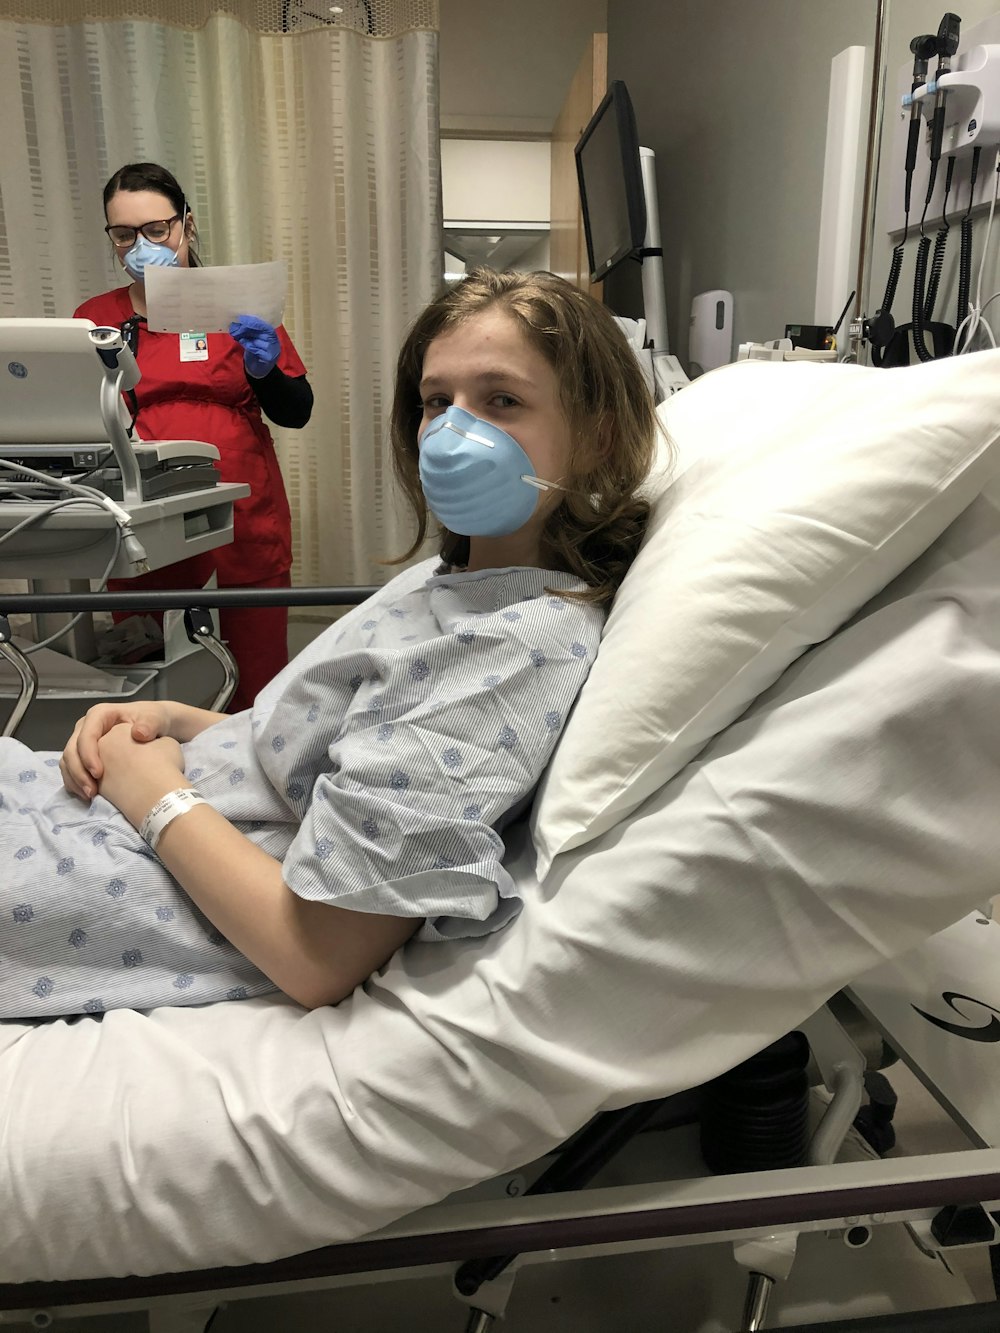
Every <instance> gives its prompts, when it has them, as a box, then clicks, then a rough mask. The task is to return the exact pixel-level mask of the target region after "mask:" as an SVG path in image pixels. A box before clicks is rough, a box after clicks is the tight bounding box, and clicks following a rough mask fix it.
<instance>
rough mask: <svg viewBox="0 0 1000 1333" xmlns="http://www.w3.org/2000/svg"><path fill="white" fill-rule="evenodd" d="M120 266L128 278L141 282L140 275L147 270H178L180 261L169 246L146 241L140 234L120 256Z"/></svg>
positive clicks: (175, 252)
mask: <svg viewBox="0 0 1000 1333" xmlns="http://www.w3.org/2000/svg"><path fill="white" fill-rule="evenodd" d="M122 265H123V267H124V269H125V272H126V273H127V274H128V275H129V277H131V278H135V280H136V282H142V275H143V273H144V272H145V271H146V269H147V268H179V267H180V260H179V259H178V258H177V251H176V250H171V248H170V246H169V245H158V244H157V243H156V242H155V241H147V240H146V238H145V236H143V235H142V233H141V232H140V234H139V235H138V236H137V237H136V238H135V243H134V244H133V245H132V246H131V248H130V249H128V250H126V251H125V254H124V255H123V256H122Z"/></svg>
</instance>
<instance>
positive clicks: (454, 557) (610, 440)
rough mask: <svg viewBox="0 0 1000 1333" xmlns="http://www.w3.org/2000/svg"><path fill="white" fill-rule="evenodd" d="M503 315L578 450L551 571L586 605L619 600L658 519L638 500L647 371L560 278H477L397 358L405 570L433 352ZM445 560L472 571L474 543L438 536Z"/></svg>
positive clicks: (551, 551)
mask: <svg viewBox="0 0 1000 1333" xmlns="http://www.w3.org/2000/svg"><path fill="white" fill-rule="evenodd" d="M493 306H496V307H499V308H500V309H501V310H504V311H506V312H507V313H508V314H509V315H510V316H511V317H512V318H513V319H514V320H515V321H516V323H517V324H518V326H519V327H520V329H521V331H522V332H523V334H524V336H525V337H526V338H527V339H528V341H529V342H530V343H531V344H532V346H534V347H535V348H537V349H538V351H539V352H541V354H542V355H543V356H544V357H545V359H546V361H548V363H549V364H550V365H551V366H552V369H553V371H554V372H555V376H556V380H557V382H558V385H559V392H560V398H561V402H562V407H563V411H564V412H565V414H566V419H567V421H568V422H569V426H570V430H571V435H572V439H573V441H574V450H573V457H572V459H571V474H570V476H569V477H568V478H567V479H566V482H565V484H566V486H567V490H568V493H567V494H564V495H563V496H562V499H561V502H560V503H559V504H558V505H557V506H556V507H555V508H554V509H553V510H552V513H551V514H550V515H549V518H548V520H547V522H546V523H545V526H544V528H543V530H542V534H541V552H540V554H541V563H542V565H543V567H544V568H546V569H559V570H564V571H567V572H569V573H571V574H576V575H577V576H578V577H579V578H580V579H582V580H583V582H584V583H586V584H587V589H586V590H585V591H581V592H579V593H577V594H568V595H575V596H577V597H579V598H580V599H581V600H585V601H590V602H597V603H599V604H600V603H605V602H608V601H610V600H611V598H612V597H613V596H614V594H615V592H616V591H617V589H618V586H619V584H620V583H621V581H622V579H623V578H624V577H625V574H626V572H627V570H628V567H629V565H630V564H631V563H632V561H633V560H634V558H635V555H636V552H637V551H638V549H639V543H640V542H641V540H642V536H643V533H644V532H645V528H646V522H647V520H648V518H649V505H648V503H647V501H646V500H644V499H643V498H642V497H640V496H639V495H638V494H637V491H638V488H639V487H640V486H641V484H642V482H643V481H644V479H645V478H646V475H647V473H648V472H649V469H650V466H651V464H652V461H653V455H654V449H655V439H656V416H655V413H654V407H653V399H652V396H651V394H650V392H649V389H648V388H647V386H646V382H645V380H644V379H643V377H642V372H641V370H640V368H639V363H638V361H637V360H636V358H635V355H634V353H633V351H632V349H631V348H630V347H629V345H628V342H627V341H626V339H625V335H624V334H623V333H622V331H621V328H620V327H619V326H618V324H617V323H616V322H615V319H614V317H613V316H612V315H611V314H610V312H609V311H608V310H607V309H606V308H605V307H604V306H603V305H601V304H600V302H598V301H595V300H594V299H593V297H591V296H588V295H587V294H586V293H585V292H581V291H579V290H578V289H577V288H576V287H574V286H573V285H572V284H571V283H569V282H566V281H565V280H564V279H563V278H559V277H556V276H555V275H554V274H552V273H509V272H507V273H497V272H495V271H494V270H493V269H489V268H478V269H474V270H473V271H472V272H470V273H469V274H467V275H466V277H464V278H463V279H462V280H461V282H459V283H457V284H456V285H455V286H454V287H452V288H450V289H448V290H446V291H444V292H442V294H441V295H440V296H439V297H437V299H436V300H434V301H432V302H431V303H430V305H429V306H428V307H427V308H426V309H425V310H424V312H423V314H421V315H420V316H419V317H418V319H417V321H416V323H415V324H414V325H413V328H412V329H411V330H410V333H409V335H408V336H407V339H406V341H405V343H404V344H403V348H402V350H401V352H400V354H399V361H398V363H397V367H396V392H395V396H394V398H393V404H392V417H391V428H390V429H391V442H392V452H393V463H394V466H395V471H396V476H397V479H398V481H399V484H400V486H401V487H402V489H403V492H404V494H405V495H406V498H407V500H408V502H409V504H410V507H411V509H412V510H413V513H414V516H415V518H416V522H417V535H416V539H415V540H414V542H413V545H412V546H411V547H410V549H409V550H408V551H407V552H406V554H405V555H402V556H400V557H399V559H398V561H393V562H391V563H402V562H403V561H404V560H408V559H409V558H410V557H411V556H412V555H414V554H415V553H416V551H417V550H418V549H419V548H420V546H421V545H422V543H423V542H424V539H425V538H426V536H427V529H428V524H429V522H431V521H433V520H432V518H431V517H430V516H429V514H428V509H427V503H426V501H425V499H424V493H423V491H422V490H421V487H420V476H419V472H418V464H417V460H418V457H419V451H418V444H417V431H418V429H419V427H420V422H421V418H422V415H423V405H422V403H421V398H420V380H421V377H422V374H423V365H424V356H425V355H426V352H427V348H428V346H429V345H430V343H431V342H433V340H434V339H435V338H436V337H438V335H439V334H442V333H447V332H450V331H451V330H452V329H455V328H457V327H458V326H459V325H461V324H462V323H463V322H464V321H465V320H467V319H469V318H470V316H472V315H478V314H480V313H481V312H482V311H484V310H488V309H490V307H493ZM440 533H441V545H440V553H441V556H442V559H443V560H444V561H446V562H447V563H448V564H449V565H454V566H459V567H461V566H462V565H464V564H466V563H467V561H468V558H469V539H468V537H463V536H460V535H459V534H458V533H454V532H450V531H449V530H448V529H447V528H444V527H440Z"/></svg>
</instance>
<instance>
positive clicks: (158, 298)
mask: <svg viewBox="0 0 1000 1333" xmlns="http://www.w3.org/2000/svg"><path fill="white" fill-rule="evenodd" d="M145 282H146V309H147V311H148V316H147V318H148V322H149V327H150V328H151V329H153V330H155V331H156V332H157V333H188V332H198V333H218V332H219V331H221V330H228V328H229V325H230V324H231V323H232V322H233V320H234V319H235V318H236V316H237V315H257V316H258V317H259V318H260V319H266V320H267V322H268V323H269V324H275V325H277V324H280V323H281V315H282V312H283V310H284V308H285V292H286V290H287V286H288V275H287V273H286V270H285V262H284V260H283V259H275V260H273V261H272V262H270V263H267V264H229V265H219V266H216V267H212V268H153V267H152V266H150V267H149V268H147V269H146V272H145Z"/></svg>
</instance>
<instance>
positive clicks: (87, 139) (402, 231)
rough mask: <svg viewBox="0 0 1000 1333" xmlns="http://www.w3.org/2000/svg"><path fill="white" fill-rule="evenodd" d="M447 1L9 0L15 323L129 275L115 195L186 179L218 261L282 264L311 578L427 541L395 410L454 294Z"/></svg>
mask: <svg viewBox="0 0 1000 1333" xmlns="http://www.w3.org/2000/svg"><path fill="white" fill-rule="evenodd" d="M437 21H438V14H437V0H343V3H342V4H338V5H331V4H329V3H328V0H219V2H218V3H196V2H195V0H84V2H83V3H81V0H22V3H20V4H18V5H10V6H5V5H2V4H0V127H2V132H0V315H16V316H40V315H59V316H68V315H71V314H72V312H73V310H74V308H75V307H76V305H77V304H78V303H79V302H80V301H81V300H83V299H84V298H85V297H88V296H92V295H94V294H95V293H97V292H100V291H104V290H106V289H107V288H108V287H111V286H114V285H116V284H118V283H119V282H120V281H122V280H123V274H122V272H121V269H120V268H119V267H118V265H117V264H116V263H115V261H114V259H113V256H112V253H111V250H110V246H109V245H108V243H107V240H106V238H105V235H104V232H103V230H102V228H103V225H104V217H103V213H102V207H101V190H102V188H103V185H104V182H105V181H106V180H107V179H108V177H109V176H110V175H111V174H112V172H113V171H115V170H116V169H117V168H118V167H119V166H121V165H122V164H124V163H126V162H133V161H153V162H160V163H162V164H163V165H165V166H167V167H169V168H170V170H171V171H173V172H174V174H175V176H177V178H178V180H179V181H180V182H181V185H182V187H183V188H184V189H185V190H186V191H187V192H188V195H189V200H190V204H191V207H192V209H193V210H194V215H195V220H196V223H197V226H198V231H199V235H200V251H201V257H202V260H203V262H205V263H207V264H238V263H251V262H257V261H261V260H268V259H275V258H280V259H284V260H285V262H286V264H287V268H288V273H289V294H288V303H287V306H286V310H285V324H286V326H287V327H288V330H289V332H290V333H291V336H292V339H293V341H294V342H295V344H296V346H297V348H298V350H299V352H300V354H301V355H302V358H303V360H304V361H305V363H306V365H307V367H308V370H309V378H310V381H311V383H312V385H313V388H314V391H315V395H316V405H315V410H314V412H313V417H312V421H311V422H310V424H309V426H308V427H307V428H306V429H305V430H302V431H281V430H277V429H275V430H274V435H275V440H276V442H277V445H278V452H279V457H280V459H281V464H282V470H283V472H284V476H285V481H286V485H287V487H288V492H289V498H290V501H291V506H292V513H293V516H294V521H295V557H296V566H295V571H294V580H295V582H296V583H324V584H354V583H370V582H381V581H383V580H384V579H385V577H386V570H385V569H384V567H382V566H380V565H379V564H378V563H377V562H378V560H379V558H380V557H385V556H391V555H396V554H400V553H401V552H402V551H403V550H405V549H406V547H407V546H408V545H409V542H410V539H411V533H412V529H411V526H410V524H409V522H408V519H407V515H406V513H405V511H404V509H403V507H402V505H401V502H400V499H399V496H398V494H397V493H396V492H395V489H394V487H393V484H392V481H391V470H390V465H389V455H388V440H387V435H388V413H389V407H390V404H391V397H392V381H393V373H394V366H395V358H396V355H397V353H398V350H399V346H400V343H401V341H402V339H403V337H404V335H405V332H406V329H407V328H408V326H409V324H410V323H411V322H412V320H413V319H414V317H415V316H416V315H417V313H418V312H419V311H420V309H421V308H422V307H423V306H424V305H425V304H426V302H427V301H428V300H429V299H430V297H431V296H432V295H434V294H435V293H436V291H437V290H438V288H439V286H440V282H441V272H442V256H441V204H440V198H441V191H440V165H439V150H438V110H437Z"/></svg>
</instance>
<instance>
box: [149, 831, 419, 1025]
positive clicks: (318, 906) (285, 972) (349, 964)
mask: <svg viewBox="0 0 1000 1333" xmlns="http://www.w3.org/2000/svg"><path fill="white" fill-rule="evenodd" d="M156 854H157V856H158V857H159V858H160V860H161V861H162V862H163V864H164V865H165V866H166V867H167V869H168V870H169V871H170V873H171V874H172V875H173V877H174V878H175V879H176V880H177V882H178V883H179V884H180V885H181V886H182V888H184V889H185V890H186V891H187V893H188V894H189V895H190V897H191V898H192V900H193V901H194V902H195V903H196V904H197V905H198V907H200V908H201V910H202V911H203V912H204V913H205V915H206V916H207V917H208V918H209V920H210V921H211V922H212V923H213V925H215V926H216V927H218V929H219V930H220V931H221V932H222V933H223V935H225V937H226V938H227V939H228V940H229V942H230V943H231V944H233V945H234V946H235V947H236V948H237V949H239V951H240V952H241V953H242V954H244V955H245V956H246V957H247V958H249V959H250V961H251V962H252V963H254V964H256V966H257V967H259V968H260V970H261V971H262V972H263V973H264V974H265V975H266V976H267V977H269V978H270V980H271V981H273V982H274V984H275V985H276V986H277V987H279V989H280V990H283V991H284V992H285V994H286V995H290V996H291V997H292V999H294V1000H298V1002H299V1003H300V1004H303V1005H305V1006H306V1007H307V1008H310V1009H312V1008H317V1007H318V1006H320V1005H325V1004H336V1003H337V1002H338V1001H339V1000H342V999H343V998H344V997H345V996H347V995H349V994H350V993H351V991H352V990H354V988H355V986H357V985H359V984H360V983H361V982H362V981H364V980H365V979H366V978H367V977H368V976H370V975H371V973H372V972H373V971H374V970H375V968H377V967H381V965H382V964H383V963H384V962H386V961H387V959H389V958H390V957H391V956H392V954H393V953H394V952H395V951H396V949H398V948H399V947H400V945H402V944H403V943H405V941H406V940H407V939H409V937H410V935H412V934H413V932H414V931H415V930H416V928H417V927H418V926H419V924H420V921H419V919H418V918H412V917H405V918H401V917H390V916H375V915H373V914H370V913H364V912H351V911H347V910H345V909H343V908H338V907H335V906H333V905H331V904H328V903H317V902H307V901H305V900H304V899H302V898H300V897H299V896H298V895H297V894H295V893H293V892H292V890H291V889H289V888H288V886H287V885H286V884H285V883H284V880H283V879H282V868H281V863H280V862H279V861H276V860H274V858H273V857H271V856H269V855H268V854H267V853H266V852H263V851H261V849H260V848H259V847H257V846H255V845H254V844H253V843H252V842H250V840H249V839H248V838H245V837H244V836H243V834H242V833H240V832H239V830H238V829H235V828H234V827H233V826H232V824H230V823H229V821H228V820H227V819H225V818H224V817H223V816H222V815H220V814H219V813H218V812H217V811H216V810H213V809H212V808H211V807H210V806H208V805H199V806H196V807H195V808H194V809H193V810H190V811H189V812H188V813H187V814H185V815H183V816H181V817H180V818H177V819H175V820H173V822H172V823H170V824H168V825H167V827H166V829H165V830H164V831H163V834H162V835H161V837H160V840H159V842H158V844H157V847H156Z"/></svg>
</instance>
